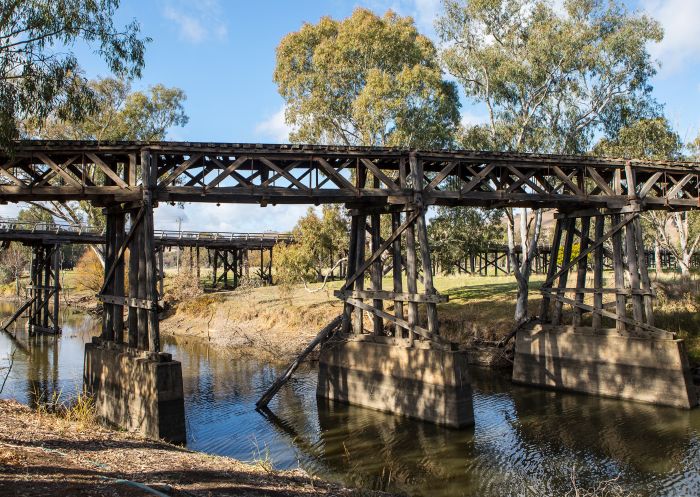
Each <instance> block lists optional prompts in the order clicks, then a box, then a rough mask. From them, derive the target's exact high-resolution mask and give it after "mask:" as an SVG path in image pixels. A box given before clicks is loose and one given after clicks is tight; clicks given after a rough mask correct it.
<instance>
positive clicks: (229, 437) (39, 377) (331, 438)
mask: <svg viewBox="0 0 700 497" xmlns="http://www.w3.org/2000/svg"><path fill="white" fill-rule="evenodd" d="M9 312H11V309H7V308H5V307H3V306H2V305H0V315H1V314H2V313H9ZM63 326H64V334H63V335H62V336H61V337H58V338H56V337H50V336H37V337H32V338H28V337H26V336H23V335H22V332H21V331H18V333H17V338H16V341H15V342H14V347H16V348H18V353H17V356H16V364H15V368H14V370H13V372H12V376H11V378H10V380H9V381H8V385H7V387H6V391H5V392H4V393H3V396H4V397H16V398H18V399H19V400H21V401H23V402H29V403H31V402H35V401H36V399H37V396H38V395H44V396H46V395H50V394H51V392H55V391H61V390H62V391H63V392H73V391H75V389H76V388H79V386H80V384H81V382H82V360H83V344H84V343H85V342H86V341H88V340H89V339H90V337H91V335H92V334H93V333H95V332H96V331H97V327H96V323H95V322H94V321H93V320H91V319H90V318H86V317H84V316H80V315H72V316H70V315H66V316H64V325H63ZM163 342H164V348H165V350H166V351H168V352H171V353H173V354H174V355H175V357H176V358H177V359H179V360H180V361H182V365H183V380H184V388H185V409H186V415H187V423H188V446H189V447H190V448H192V449H195V450H202V451H206V452H211V453H216V454H224V455H229V456H232V457H236V458H239V459H243V460H251V459H254V458H258V457H268V455H269V457H271V459H272V460H273V462H274V464H275V466H276V467H278V468H293V467H297V466H301V467H302V468H304V469H306V470H307V471H309V472H310V473H313V474H316V475H319V476H321V477H324V478H330V479H334V480H337V481H341V482H344V483H346V484H352V485H358V486H362V487H367V488H376V489H385V490H399V491H404V492H406V493H408V494H410V495H430V496H462V495H464V496H501V495H562V494H563V493H564V492H565V491H566V490H568V489H570V475H571V470H572V468H573V467H576V468H577V473H578V480H579V481H580V482H582V483H583V484H584V485H590V484H593V483H594V482H598V481H600V480H603V479H607V478H612V477H615V476H617V475H618V474H619V475H620V476H619V482H620V483H621V484H622V485H623V486H624V487H625V488H627V489H628V490H630V491H632V492H635V493H637V494H640V495H669V496H670V495H700V411H699V410H697V409H696V410H694V411H681V410H676V409H672V408H657V407H653V406H648V405H644V404H635V403H630V402H622V401H616V400H606V399H598V398H595V397H588V396H584V395H577V394H563V393H556V392H551V391H544V390H537V389H529V388H524V387H517V386H513V385H512V384H511V382H510V380H509V377H508V375H507V374H499V373H495V372H493V371H486V370H479V369H475V370H473V371H472V375H473V387H474V409H475V418H476V426H475V427H474V428H473V429H470V430H450V429H444V428H439V427H436V426H434V425H431V424H427V423H421V422H416V421H411V420H407V419H404V418H400V417H396V416H391V415H388V414H384V413H380V412H375V411H370V410H366V409H361V408H357V407H352V406H346V405H342V404H335V403H329V402H326V401H317V399H316V397H315V388H316V372H315V370H314V369H313V368H311V367H309V366H306V367H302V368H301V369H300V370H299V372H298V373H297V375H296V376H295V377H294V378H293V380H292V381H291V383H290V384H288V385H287V386H286V387H285V388H283V389H282V391H281V392H280V393H279V395H278V396H277V397H276V398H275V399H274V400H273V402H272V403H271V404H270V408H271V411H269V412H267V413H263V414H261V413H259V412H257V411H255V409H254V404H255V401H256V400H257V399H258V398H259V396H260V395H261V394H262V392H263V391H264V390H265V388H266V387H267V386H268V385H269V384H270V383H271V382H272V381H273V380H274V378H275V377H276V375H277V374H278V373H279V370H278V368H277V367H274V366H271V365H269V364H265V363H260V362H259V361H257V360H255V359H253V358H249V357H248V358H247V357H239V356H236V355H234V354H233V353H232V352H231V351H226V350H220V349H217V348H213V347H210V346H209V345H208V344H206V343H202V342H194V341H191V340H182V339H181V340H174V339H172V338H168V337H164V338H163ZM11 346H13V341H12V340H11V339H10V338H9V337H8V336H7V335H4V334H2V335H0V356H4V355H5V351H7V350H9V348H10V347H11Z"/></svg>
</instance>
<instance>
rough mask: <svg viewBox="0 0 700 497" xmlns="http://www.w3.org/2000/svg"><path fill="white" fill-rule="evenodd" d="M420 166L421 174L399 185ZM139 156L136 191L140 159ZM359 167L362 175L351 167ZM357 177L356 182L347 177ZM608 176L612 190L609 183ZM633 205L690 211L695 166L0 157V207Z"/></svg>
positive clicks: (214, 148)
mask: <svg viewBox="0 0 700 497" xmlns="http://www.w3.org/2000/svg"><path fill="white" fill-rule="evenodd" d="M412 160H413V161H414V162H413V164H420V167H421V170H422V171H421V175H420V176H417V177H415V178H414V179H410V180H409V181H408V182H407V183H404V184H401V181H400V177H401V176H402V174H403V175H404V176H406V177H409V178H410V177H411V176H412V174H411V173H410V172H409V173H407V171H408V170H409V169H411V167H412V166H411V161H412ZM143 161H148V163H149V167H148V168H147V169H149V178H150V179H149V185H148V186H147V187H144V182H143V178H142V177H143V175H142V174H140V171H141V170H142V169H143V166H142V162H143ZM359 172H361V174H358V173H359ZM359 176H361V177H364V178H365V179H366V181H365V182H363V183H361V184H360V183H358V182H357V180H356V179H357V177H359ZM618 183H619V186H620V188H616V187H615V185H616V184H618ZM144 191H148V193H150V196H151V201H152V202H161V201H163V202H232V203H258V204H260V205H268V204H285V203H301V204H320V203H348V204H359V205H360V206H368V205H386V204H405V203H409V202H412V201H414V199H415V194H416V193H417V192H420V193H421V197H422V198H421V201H422V202H423V203H425V204H426V205H433V204H434V205H473V206H482V207H533V208H563V209H571V208H582V207H591V208H608V207H609V208H613V209H619V208H621V207H624V206H627V205H629V201H630V198H636V199H637V200H638V201H639V202H640V204H641V205H642V206H643V208H644V209H697V208H699V207H700V204H699V198H700V193H699V192H700V164H698V163H693V162H670V161H631V160H625V159H601V158H596V157H588V156H564V155H542V154H523V153H520V154H516V153H504V152H482V151H461V150H455V151H448V150H441V151H431V150H408V149H400V148H379V147H341V146H321V145H261V144H236V143H189V142H188V143H185V142H85V141H23V142H18V143H17V145H16V147H15V149H14V150H13V151H12V153H11V154H9V153H8V154H5V155H4V156H0V202H19V201H24V200H32V201H37V200H56V201H67V200H92V201H94V202H98V203H102V204H108V203H114V202H138V201H141V200H143V198H144Z"/></svg>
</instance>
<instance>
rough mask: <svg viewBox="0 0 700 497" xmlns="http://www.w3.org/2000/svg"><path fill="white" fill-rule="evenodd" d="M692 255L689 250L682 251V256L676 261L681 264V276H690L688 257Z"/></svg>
mask: <svg viewBox="0 0 700 497" xmlns="http://www.w3.org/2000/svg"><path fill="white" fill-rule="evenodd" d="M692 257H693V254H692V253H691V252H683V257H681V258H680V260H679V261H678V263H679V264H680V266H681V276H683V277H684V278H688V277H689V276H690V259H691V258H692Z"/></svg>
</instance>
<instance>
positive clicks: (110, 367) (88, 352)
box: [83, 338, 186, 443]
mask: <svg viewBox="0 0 700 497" xmlns="http://www.w3.org/2000/svg"><path fill="white" fill-rule="evenodd" d="M83 380H84V384H85V388H86V390H87V391H88V392H91V393H92V394H93V395H94V397H95V406H96V410H97V415H98V417H99V418H101V419H103V420H104V421H106V422H108V423H110V424H112V425H114V426H117V427H119V428H122V429H125V430H128V431H132V432H137V433H141V434H143V435H144V436H146V437H148V438H151V439H164V440H167V441H169V442H173V443H183V442H185V435H186V431H185V406H184V397H183V392H182V368H181V365H180V362H178V361H174V360H172V357H171V355H170V354H166V353H163V352H161V353H150V352H146V351H141V350H136V349H133V348H129V347H126V346H124V345H122V344H116V343H114V342H111V341H102V340H100V339H99V338H94V339H93V343H88V344H85V364H84V369H83Z"/></svg>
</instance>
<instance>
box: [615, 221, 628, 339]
mask: <svg viewBox="0 0 700 497" xmlns="http://www.w3.org/2000/svg"><path fill="white" fill-rule="evenodd" d="M619 223H620V215H619V214H613V216H612V224H613V226H614V225H617V224H619ZM612 245H613V271H614V273H615V289H616V290H617V291H618V293H617V294H615V312H616V314H617V315H618V316H619V317H622V318H624V317H625V316H626V312H625V295H624V293H623V292H624V290H625V267H624V263H623V260H622V233H621V230H618V231H617V232H616V233H615V234H614V235H613V236H612ZM615 327H616V329H617V331H618V332H624V331H625V323H624V322H622V321H620V320H618V319H616V320H615Z"/></svg>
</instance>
